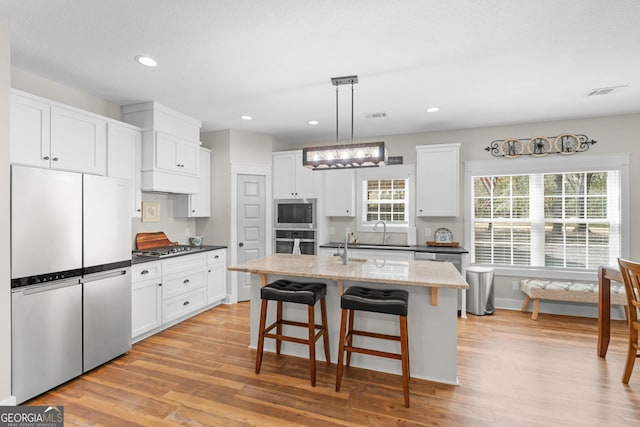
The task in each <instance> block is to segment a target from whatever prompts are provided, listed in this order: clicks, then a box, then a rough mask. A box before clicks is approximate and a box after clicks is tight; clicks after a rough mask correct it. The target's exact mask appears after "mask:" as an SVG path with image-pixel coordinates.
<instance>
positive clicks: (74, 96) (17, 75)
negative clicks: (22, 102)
mask: <svg viewBox="0 0 640 427" xmlns="http://www.w3.org/2000/svg"><path fill="white" fill-rule="evenodd" d="M11 87H13V88H15V89H20V90H23V91H25V92H29V93H32V94H34V95H38V96H42V97H43V98H47V99H51V100H53V101H58V102H61V103H63V104H67V105H71V106H73V107H76V108H80V109H82V110H85V111H90V112H92V113H95V114H100V115H103V116H107V117H111V118H112V119H115V120H120V121H122V113H121V110H120V106H119V105H116V104H113V103H111V102H107V101H105V100H103V99H100V98H99V97H98V96H96V95H91V94H89V93H86V92H82V91H81V90H78V89H76V88H72V87H70V86H65V85H63V84H61V83H58V82H54V81H53V80H49V79H47V78H45V77H42V76H39V75H37V74H33V73H31V72H29V71H26V70H23V69H21V68H18V67H15V66H14V67H12V68H11Z"/></svg>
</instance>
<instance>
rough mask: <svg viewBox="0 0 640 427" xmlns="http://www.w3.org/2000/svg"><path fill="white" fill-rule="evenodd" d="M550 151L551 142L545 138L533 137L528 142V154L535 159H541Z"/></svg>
mask: <svg viewBox="0 0 640 427" xmlns="http://www.w3.org/2000/svg"><path fill="white" fill-rule="evenodd" d="M550 151H551V141H549V138H547V137H545V136H534V137H533V138H531V139H530V140H529V153H531V155H532V156H535V157H542V156H546V155H547V154H549V152H550Z"/></svg>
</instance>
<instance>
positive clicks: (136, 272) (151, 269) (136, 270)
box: [131, 261, 162, 283]
mask: <svg viewBox="0 0 640 427" xmlns="http://www.w3.org/2000/svg"><path fill="white" fill-rule="evenodd" d="M161 275H162V268H161V264H160V261H155V262H145V263H142V264H134V265H132V266H131V281H132V282H133V283H136V282H139V281H142V280H150V279H157V280H161V279H160V276H161Z"/></svg>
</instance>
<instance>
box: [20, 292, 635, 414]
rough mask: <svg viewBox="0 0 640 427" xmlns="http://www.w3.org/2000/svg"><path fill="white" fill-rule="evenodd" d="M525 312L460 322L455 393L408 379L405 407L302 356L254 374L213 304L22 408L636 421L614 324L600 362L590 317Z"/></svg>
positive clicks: (381, 377)
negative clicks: (311, 370) (312, 373)
mask: <svg viewBox="0 0 640 427" xmlns="http://www.w3.org/2000/svg"><path fill="white" fill-rule="evenodd" d="M530 316H531V315H530V314H527V313H521V312H518V311H505V310H499V311H498V312H497V313H496V314H494V315H493V316H481V317H476V316H472V315H470V316H469V318H468V319H460V320H459V323H458V326H459V332H458V334H459V345H458V367H459V372H458V373H459V380H460V385H459V386H450V385H443V384H437V383H431V382H428V381H423V380H418V379H411V408H405V407H404V406H403V398H402V388H401V380H400V377H398V376H394V375H389V374H381V373H377V372H372V371H366V370H362V369H354V368H351V369H349V370H347V371H346V372H345V377H344V379H343V381H342V388H341V392H340V393H336V392H335V391H334V384H335V363H334V364H333V365H331V366H330V367H327V365H326V364H325V363H324V362H319V363H318V379H317V386H316V387H315V388H311V386H310V385H309V379H308V364H307V363H308V362H307V360H306V359H300V358H294V357H289V356H279V357H276V356H275V355H274V354H270V353H267V354H265V358H264V361H263V365H262V371H261V374H260V375H255V374H254V372H253V370H254V362H255V350H251V349H249V348H248V347H247V345H248V342H249V305H248V303H241V304H236V305H230V306H219V307H216V308H213V309H211V310H209V311H207V312H205V313H203V314H201V315H199V316H197V317H194V318H192V319H190V320H188V321H186V322H183V323H181V324H179V325H177V326H175V327H173V328H171V329H169V330H166V331H164V332H162V333H159V334H157V335H155V336H153V337H150V338H148V339H146V340H144V341H142V342H140V343H137V344H135V345H134V346H133V349H132V350H131V351H130V352H129V353H128V354H127V355H124V356H122V357H120V358H118V359H116V360H115V361H113V362H111V363H109V364H107V365H105V366H102V367H99V368H97V369H96V370H94V371H93V372H91V373H89V374H86V375H84V376H82V377H80V378H78V379H76V380H73V381H71V382H69V383H67V384H64V385H62V386H60V387H58V388H57V389H55V390H53V391H51V392H49V393H46V394H44V395H41V396H39V397H38V398H36V399H33V400H31V401H30V402H28V404H31V405H64V407H65V408H64V412H65V421H66V425H68V426H76V425H77V426H96V425H104V426H127V425H147V426H170V425H188V426H215V425H220V426H240V425H242V426H249V425H255V426H288V425H308V426H350V425H351V426H353V425H367V426H418V425H439V426H454V425H455V426H458V425H472V426H485V425H491V426H495V425H500V426H530V425H540V426H559V425H566V426H581V425H585V426H586V425H588V426H605V425H606V426H617V425H620V426H632V425H640V366H638V367H637V368H636V370H635V373H634V375H632V377H631V381H630V383H629V385H628V386H625V385H623V384H622V383H621V381H620V378H621V375H622V371H623V366H624V356H625V348H626V340H625V334H626V326H625V324H624V323H623V322H619V321H618V322H615V321H614V322H613V324H612V341H611V344H610V347H609V353H608V355H607V359H606V360H604V359H600V358H598V357H597V356H596V331H597V327H596V320H595V319H585V318H576V317H566V316H553V315H548V314H541V315H540V319H539V320H538V321H537V322H535V321H532V320H531V317H530ZM336 338H337V337H332V338H331V340H332V343H335V342H336ZM336 345H337V343H336ZM411 357H412V358H415V357H420V356H419V355H417V354H412V355H411ZM638 363H639V364H640V362H638Z"/></svg>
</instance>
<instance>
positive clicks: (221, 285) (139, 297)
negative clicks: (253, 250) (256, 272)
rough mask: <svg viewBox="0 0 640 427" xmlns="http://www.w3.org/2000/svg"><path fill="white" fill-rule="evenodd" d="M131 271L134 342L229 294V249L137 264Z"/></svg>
mask: <svg viewBox="0 0 640 427" xmlns="http://www.w3.org/2000/svg"><path fill="white" fill-rule="evenodd" d="M131 272H132V293H131V295H132V297H131V298H132V305H131V310H132V312H131V319H132V326H131V337H132V339H133V341H134V342H135V341H139V340H140V339H142V338H145V337H147V336H149V335H152V334H154V333H156V332H159V331H160V330H162V329H164V328H167V327H169V326H171V325H173V324H175V323H177V322H179V321H180V320H182V319H186V318H187V317H189V316H191V315H194V314H196V313H199V312H201V311H203V310H204V309H205V308H207V307H210V306H213V305H215V304H216V303H220V302H221V301H222V300H223V299H225V298H226V296H227V260H226V249H217V250H213V251H206V252H199V253H195V254H192V255H183V256H177V257H173V258H167V259H163V260H159V261H151V262H145V263H141V264H134V265H133V266H132V267H131Z"/></svg>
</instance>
